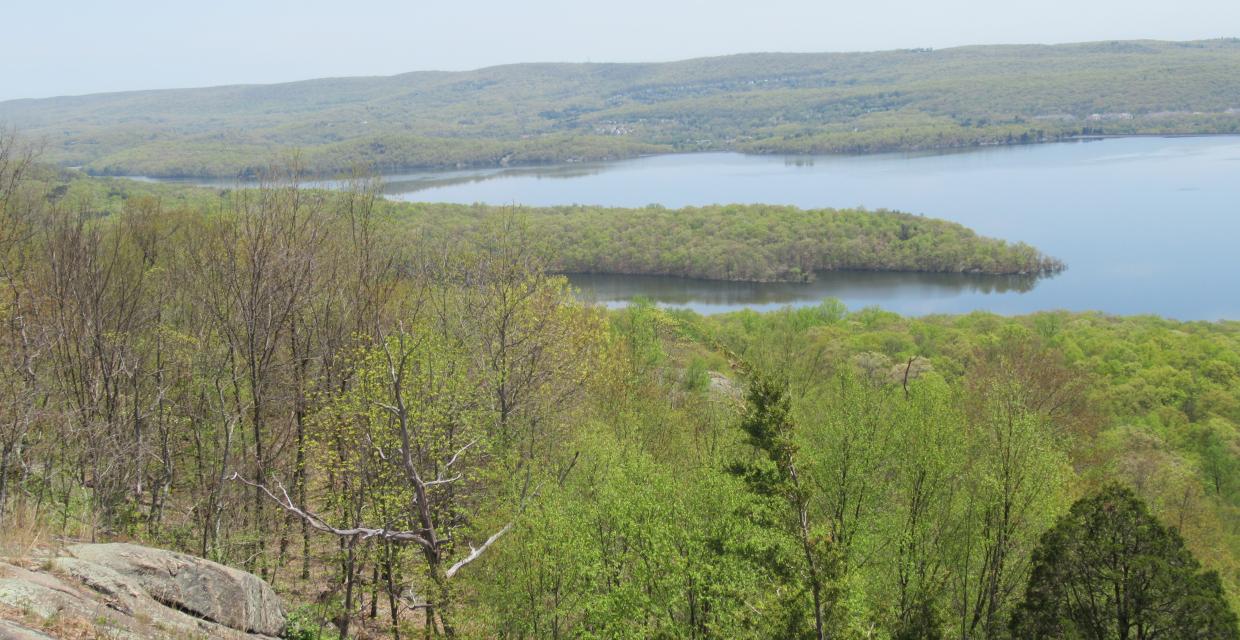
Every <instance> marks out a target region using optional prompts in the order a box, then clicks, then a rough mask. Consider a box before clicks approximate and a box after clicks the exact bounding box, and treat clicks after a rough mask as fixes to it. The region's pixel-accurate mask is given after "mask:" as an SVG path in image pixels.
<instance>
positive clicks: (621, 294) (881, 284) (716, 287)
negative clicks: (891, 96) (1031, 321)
mask: <svg viewBox="0 0 1240 640" xmlns="http://www.w3.org/2000/svg"><path fill="white" fill-rule="evenodd" d="M569 279H570V280H571V281H572V283H573V285H574V286H576V287H578V288H579V289H580V290H581V296H582V298H584V299H586V300H593V301H598V302H614V301H621V300H630V299H632V298H635V297H639V296H641V297H646V298H649V299H651V300H652V301H654V302H661V303H664V304H673V305H692V304H703V305H762V304H785V303H795V302H817V301H819V300H822V299H823V298H828V297H836V298H863V299H880V300H893V299H898V298H946V297H954V296H957V295H961V294H966V293H980V294H987V295H988V294H1003V293H1028V292H1029V291H1032V290H1033V288H1034V287H1036V286H1037V283H1038V280H1039V279H1040V278H1039V277H1037V276H988V275H981V274H965V273H904V272H883V271H827V272H821V273H818V274H817V278H816V279H815V281H814V282H806V283H800V282H796V283H794V282H770V283H764V282H727V281H720V280H695V279H691V278H678V277H672V276H645V275H619V274H574V275H570V276H569Z"/></svg>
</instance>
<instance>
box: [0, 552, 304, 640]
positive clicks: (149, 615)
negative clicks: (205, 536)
mask: <svg viewBox="0 0 1240 640" xmlns="http://www.w3.org/2000/svg"><path fill="white" fill-rule="evenodd" d="M67 552H69V553H71V554H72V555H69V556H60V557H54V558H50V559H47V560H46V561H45V562H44V563H43V564H42V565H40V567H39V568H38V569H30V568H25V567H22V566H17V565H13V564H7V563H4V562H2V561H0V617H11V616H12V614H13V612H19V614H18V617H17V618H15V619H9V620H0V640H9V639H13V640H41V639H44V638H49V637H53V638H54V637H57V634H58V631H57V629H61V628H72V629H76V630H81V629H83V628H85V629H89V630H93V632H94V633H95V636H96V637H106V638H110V639H113V640H155V639H156V638H159V639H161V640H162V639H165V638H179V639H187V640H190V639H197V638H212V639H215V638H219V639H222V640H261V639H268V640H270V639H271V638H272V637H273V636H277V635H279V634H280V632H281V631H282V630H283V626H284V614H283V607H282V605H281V603H280V600H279V599H278V598H277V597H276V595H275V593H274V592H273V591H272V590H271V588H270V587H269V586H267V584H266V583H265V582H263V581H262V580H259V579H258V578H257V577H255V576H252V575H250V574H248V573H245V572H242V571H237V570H236V569H231V568H228V567H225V566H223V565H219V564H216V563H214V562H210V561H207V560H201V559H199V558H194V557H192V556H187V555H185V554H180V553H174V552H170V551H161V550H159V549H149V548H146V547H139V546H136V545H129V544H87V545H77V546H74V547H70V548H69V549H68V550H67ZM5 612H8V613H9V615H4V614H5ZM66 625H67V627H66ZM74 637H77V636H76V635H75V636H74Z"/></svg>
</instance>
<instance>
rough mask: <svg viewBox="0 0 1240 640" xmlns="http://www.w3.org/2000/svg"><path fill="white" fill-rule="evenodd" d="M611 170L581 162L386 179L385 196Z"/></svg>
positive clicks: (590, 173) (598, 163)
mask: <svg viewBox="0 0 1240 640" xmlns="http://www.w3.org/2000/svg"><path fill="white" fill-rule="evenodd" d="M607 168H608V163H605V162H581V163H576V164H561V165H546V166H526V167H513V168H509V169H477V170H470V171H461V172H451V173H444V172H433V173H421V174H408V175H394V176H384V177H383V193H385V194H387V195H398V194H402V193H414V192H417V191H425V190H426V189H437V188H441V187H452V186H456V185H462V184H474V183H477V182H486V181H488V180H496V179H499V178H522V177H528V176H533V177H535V178H540V179H541V178H548V179H567V178H584V177H586V176H592V175H597V174H600V173H602V172H603V171H605V170H606V169H607Z"/></svg>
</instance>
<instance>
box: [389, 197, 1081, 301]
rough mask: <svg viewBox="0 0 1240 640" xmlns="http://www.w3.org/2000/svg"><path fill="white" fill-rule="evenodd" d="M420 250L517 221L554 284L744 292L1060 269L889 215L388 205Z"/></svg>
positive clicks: (1020, 250) (965, 233)
mask: <svg viewBox="0 0 1240 640" xmlns="http://www.w3.org/2000/svg"><path fill="white" fill-rule="evenodd" d="M392 215H393V217H394V218H395V219H396V221H397V224H398V225H400V226H401V227H402V228H404V229H405V230H406V232H408V233H410V234H411V238H412V239H413V241H416V242H428V243H431V244H440V243H464V244H465V245H466V246H478V245H480V244H483V243H484V241H485V238H486V237H487V236H488V235H490V234H494V233H495V229H496V227H495V221H497V220H503V219H504V218H506V217H512V216H515V217H516V218H517V219H518V220H519V221H520V223H521V224H522V225H523V226H525V227H527V229H528V233H529V234H530V237H532V238H537V239H538V240H537V244H538V249H539V250H540V251H541V252H542V253H543V254H544V255H545V256H546V259H547V266H548V268H550V269H552V270H554V271H557V272H560V273H615V274H644V275H673V276H681V277H689V278H706V279H712V280H733V281H752V282H774V281H792V282H800V281H807V280H812V279H813V278H814V274H815V273H816V272H819V271H835V270H845V269H848V270H860V271H921V272H933V273H981V274H992V275H1016V274H1020V275H1044V274H1048V273H1054V272H1056V271H1059V270H1061V269H1063V268H1064V265H1063V264H1062V263H1061V262H1059V261H1058V260H1055V259H1054V258H1050V257H1047V256H1044V255H1042V254H1041V253H1040V252H1039V251H1038V250H1037V249H1034V248H1033V247H1031V246H1029V245H1027V244H1024V243H1014V244H1008V243H1006V242H1004V241H1002V240H995V239H993V238H985V237H981V236H978V235H976V234H975V233H973V232H972V231H971V230H969V229H968V228H966V227H964V226H962V225H959V224H956V223H952V222H946V221H943V220H935V219H932V218H925V217H921V216H915V215H911V214H907V213H899V212H895V211H865V210H858V209H840V210H837V209H816V210H802V209H797V208H795V207H784V206H773V205H730V206H711V207H689V208H685V209H665V208H663V207H646V208H642V209H620V208H605V207H585V206H572V207H520V208H513V209H508V208H503V207H492V206H485V205H472V206H461V205H450V204H430V203H419V204H412V205H396V206H394V207H393V211H392Z"/></svg>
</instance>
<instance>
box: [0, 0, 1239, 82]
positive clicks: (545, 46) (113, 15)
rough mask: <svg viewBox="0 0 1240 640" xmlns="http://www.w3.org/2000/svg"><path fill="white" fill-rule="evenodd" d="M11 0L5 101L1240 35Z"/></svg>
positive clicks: (1151, 14)
mask: <svg viewBox="0 0 1240 640" xmlns="http://www.w3.org/2000/svg"><path fill="white" fill-rule="evenodd" d="M0 2H2V3H3V4H4V5H8V6H5V7H4V8H3V10H2V11H0V100H9V99H15V98H39V97H48V96H56V95H77V94H85V93H98V92H104V91H124V90H134V89H163V88H172V87H196V86H210V85H220V84H241V83H268V82H286V81H292V80H303V79H309V78H321V77H329V76H357V75H390V74H396V73H403V72H407V71H417V70H426V69H441V70H462V69H475V68H479V67H485V66H491V65H496V64H507V63H513V62H547V61H555V62H586V61H590V62H630V61H662V60H678V59H684V58H693V57H700V56H712V55H723V54H730V53H744V52H753V51H871V50H880V49H897V48H912V47H934V48H942V47H951V46H959V45H966V44H996V43H1058V42H1080V41H1092V40H1118V39H1130V38H1155V39H1161V40H1192V39H1201V38H1218V37H1237V36H1240V0H1159V1H1154V0H843V1H841V0H611V1H609V2H598V1H596V0H473V1H469V0H448V1H438V2H428V1H426V0H403V1H401V0H347V1H346V0H336V1H334V2H328V1H325V0H298V1H293V0H212V1H210V2H189V1H187V0H158V1H157V0H72V1H70V0H0Z"/></svg>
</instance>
